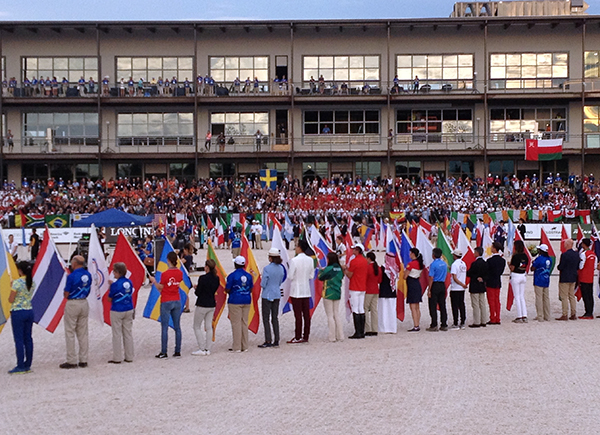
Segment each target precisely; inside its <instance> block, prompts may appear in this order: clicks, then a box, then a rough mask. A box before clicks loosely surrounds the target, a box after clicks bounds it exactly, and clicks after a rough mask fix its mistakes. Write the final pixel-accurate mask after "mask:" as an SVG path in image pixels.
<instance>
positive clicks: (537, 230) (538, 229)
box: [515, 223, 589, 240]
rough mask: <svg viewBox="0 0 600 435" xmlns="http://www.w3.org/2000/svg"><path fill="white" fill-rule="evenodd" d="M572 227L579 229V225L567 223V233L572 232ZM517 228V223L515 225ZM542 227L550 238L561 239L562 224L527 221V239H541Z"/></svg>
mask: <svg viewBox="0 0 600 435" xmlns="http://www.w3.org/2000/svg"><path fill="white" fill-rule="evenodd" d="M588 226H589V225H588ZM571 227H574V228H575V231H577V225H571V224H565V228H566V230H567V234H570V232H571ZM515 228H516V225H515ZM542 228H544V231H546V234H547V235H548V238H549V239H550V240H560V235H561V232H562V224H560V223H555V224H530V223H525V237H524V238H525V240H540V238H541V237H542Z"/></svg>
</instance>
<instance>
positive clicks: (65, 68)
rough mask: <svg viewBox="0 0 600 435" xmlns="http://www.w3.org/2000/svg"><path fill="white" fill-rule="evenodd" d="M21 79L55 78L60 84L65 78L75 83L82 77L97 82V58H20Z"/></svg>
mask: <svg viewBox="0 0 600 435" xmlns="http://www.w3.org/2000/svg"><path fill="white" fill-rule="evenodd" d="M21 63H22V64H21V67H22V68H21V70H22V74H23V77H22V78H21V79H25V77H27V78H29V79H30V80H31V79H33V78H34V77H36V78H39V77H50V78H52V77H56V78H57V79H58V81H59V82H60V81H61V80H62V79H63V77H66V78H67V80H69V82H70V83H77V82H78V81H79V79H80V78H81V77H82V76H83V77H84V78H85V80H86V81H87V80H89V78H90V77H91V78H92V79H94V81H96V82H98V58H96V57H23V58H21Z"/></svg>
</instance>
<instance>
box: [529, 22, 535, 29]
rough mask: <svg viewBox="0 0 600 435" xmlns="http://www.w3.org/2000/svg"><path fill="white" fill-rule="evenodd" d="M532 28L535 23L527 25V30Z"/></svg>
mask: <svg viewBox="0 0 600 435" xmlns="http://www.w3.org/2000/svg"><path fill="white" fill-rule="evenodd" d="M534 26H535V23H527V28H528V29H533V27H534Z"/></svg>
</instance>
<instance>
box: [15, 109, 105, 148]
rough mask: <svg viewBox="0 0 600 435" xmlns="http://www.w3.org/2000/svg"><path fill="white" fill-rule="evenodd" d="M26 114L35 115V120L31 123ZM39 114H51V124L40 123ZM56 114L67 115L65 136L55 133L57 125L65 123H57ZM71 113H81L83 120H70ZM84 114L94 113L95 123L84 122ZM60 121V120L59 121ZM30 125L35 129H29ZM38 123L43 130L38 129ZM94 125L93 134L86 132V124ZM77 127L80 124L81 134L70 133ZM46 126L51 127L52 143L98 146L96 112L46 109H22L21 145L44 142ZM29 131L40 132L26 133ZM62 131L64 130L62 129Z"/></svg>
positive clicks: (98, 122)
mask: <svg viewBox="0 0 600 435" xmlns="http://www.w3.org/2000/svg"><path fill="white" fill-rule="evenodd" d="M28 115H36V117H37V119H36V122H35V123H34V124H32V123H31V122H30V121H28V120H27V117H28ZM40 115H51V116H52V125H50V126H47V125H45V124H40ZM56 115H62V116H65V115H66V116H67V117H68V120H67V124H66V127H67V131H68V133H69V134H68V135H65V136H60V135H58V134H57V132H58V131H59V127H65V125H63V124H61V125H58V122H56V121H55V118H56ZM73 115H78V116H79V115H82V116H83V118H84V122H83V123H81V122H79V121H76V120H73V121H72V120H71V118H72V116H73ZM86 115H88V116H90V115H95V116H96V120H97V122H96V124H94V123H93V122H91V123H89V124H88V123H86V122H85V118H86ZM59 122H62V121H59ZM31 125H35V126H36V128H35V129H30V128H28V127H27V126H31ZM40 125H42V126H43V127H44V130H40ZM94 125H96V126H97V131H96V133H95V134H86V126H89V128H93V126H94ZM75 126H77V127H79V126H81V127H82V129H83V134H71V130H72V127H75ZM46 128H51V129H52V132H53V140H54V143H55V144H56V145H68V146H71V145H73V146H79V145H85V146H98V143H99V141H100V117H99V116H98V113H97V112H67V111H65V112H58V111H57V112H47V111H37V112H34V111H26V110H23V111H22V112H21V134H22V135H21V137H22V145H23V146H31V145H42V144H44V143H45V142H46V130H45V129H46ZM31 131H35V132H37V133H40V132H42V134H41V135H37V134H36V135H30V134H28V132H31ZM63 131H64V130H63Z"/></svg>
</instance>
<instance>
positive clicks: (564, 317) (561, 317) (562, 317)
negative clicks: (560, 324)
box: [556, 316, 569, 320]
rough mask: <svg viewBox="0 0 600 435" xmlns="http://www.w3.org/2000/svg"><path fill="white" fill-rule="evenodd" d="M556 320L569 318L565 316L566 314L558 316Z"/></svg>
mask: <svg viewBox="0 0 600 435" xmlns="http://www.w3.org/2000/svg"><path fill="white" fill-rule="evenodd" d="M556 320H569V317H567V316H560V317H558V318H557V319H556Z"/></svg>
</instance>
